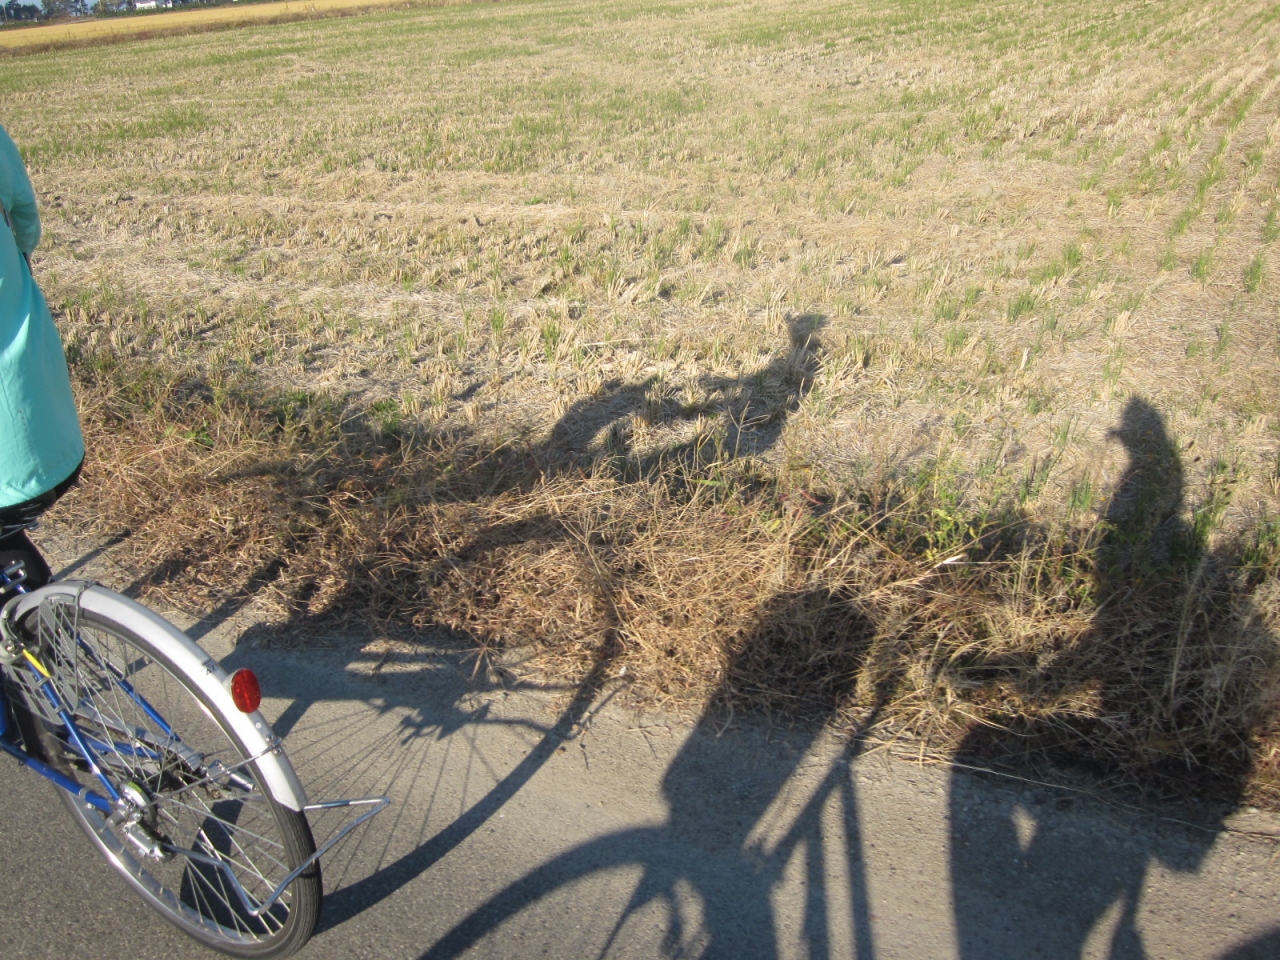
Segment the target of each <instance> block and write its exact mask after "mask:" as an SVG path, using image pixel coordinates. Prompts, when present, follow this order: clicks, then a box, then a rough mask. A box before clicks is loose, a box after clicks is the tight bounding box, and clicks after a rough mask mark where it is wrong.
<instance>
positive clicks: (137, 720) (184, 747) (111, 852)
mask: <svg viewBox="0 0 1280 960" xmlns="http://www.w3.org/2000/svg"><path fill="white" fill-rule="evenodd" d="M95 589H100V588H95ZM114 599H115V600H117V601H122V602H119V603H116V604H114V610H115V612H114V614H113V615H106V614H104V613H103V612H101V611H95V610H90V609H84V608H81V607H80V606H79V603H78V600H77V599H76V598H75V597H72V598H68V596H66V595H53V596H51V597H49V598H48V599H46V600H43V601H42V602H41V603H40V605H39V606H37V607H35V608H34V609H31V610H29V611H26V612H25V613H24V614H23V615H22V616H21V617H20V618H19V619H18V620H17V623H16V626H17V629H18V630H19V631H20V632H21V634H22V636H23V640H24V643H25V644H26V645H27V646H28V648H29V649H30V650H31V651H32V652H33V653H35V655H36V657H37V658H38V659H39V660H40V661H41V663H42V664H43V665H44V667H45V669H46V670H47V671H48V673H49V675H50V681H51V683H52V684H53V687H54V689H55V691H56V693H57V694H58V697H59V698H60V699H61V700H62V702H63V704H65V705H66V706H67V708H68V710H69V711H70V712H71V713H72V716H73V718H74V721H75V725H76V727H77V728H78V729H80V731H81V732H82V734H85V735H87V737H88V741H89V743H90V744H91V745H92V747H93V749H94V750H95V752H96V753H97V755H98V758H99V768H100V770H101V771H102V773H103V774H104V775H105V776H106V778H107V779H108V780H109V781H110V782H111V783H112V786H113V787H114V788H115V790H116V791H117V793H120V794H121V795H122V796H124V797H126V799H127V800H128V799H129V798H132V799H131V800H130V802H127V803H126V802H121V803H118V804H117V810H118V811H123V810H126V809H128V810H130V812H131V813H132V814H133V816H131V817H129V818H126V819H124V820H122V819H120V816H119V814H118V813H117V814H113V815H106V814H104V813H103V812H101V811H100V810H99V809H98V808H97V807H95V806H93V805H92V804H91V803H89V802H87V801H86V800H85V799H83V798H81V797H78V796H76V795H74V794H72V793H70V792H68V791H65V790H59V791H58V792H59V793H60V794H61V795H62V799H63V801H64V803H65V804H66V806H67V807H68V809H69V810H70V811H71V813H72V815H73V817H74V818H75V820H76V822H77V823H78V824H79V825H80V826H81V828H82V829H83V830H84V831H85V833H86V834H88V836H89V837H90V839H92V840H93V842H94V844H95V845H96V846H97V848H98V850H99V851H100V852H101V853H102V854H103V855H104V856H105V857H106V859H107V861H108V862H109V863H110V864H111V865H112V866H113V867H114V868H115V869H116V870H117V872H119V873H120V874H121V876H122V877H123V878H124V879H125V880H126V881H127V882H128V883H129V885H130V886H132V887H133V888H134V890H136V891H137V892H138V893H140V894H141V895H142V897H143V899H144V900H146V901H147V902H148V903H149V904H150V905H151V906H152V907H153V908H155V909H156V910H157V911H158V912H159V913H160V914H161V915H162V916H164V917H165V919H167V920H168V921H170V922H171V923H173V924H174V925H176V926H177V927H178V928H179V929H181V930H182V931H183V932H185V933H187V934H188V935H189V936H191V937H193V938H194V939H196V940H198V941H200V942H201V943H204V944H205V945H207V946H209V947H212V948H213V949H215V950H218V951H221V952H223V953H226V954H230V955H232V956H238V957H251V958H259V960H268V958H275V957H284V956H287V955H288V954H290V953H292V952H294V951H295V950H297V949H298V948H299V947H301V946H302V945H303V944H304V943H306V941H307V940H308V939H309V938H310V936H311V934H312V932H313V931H314V929H315V924H316V920H317V918H318V916H319V910H320V898H321V881H320V869H319V864H318V862H313V863H312V864H311V865H310V866H309V867H308V868H307V869H306V870H304V871H303V872H302V873H301V874H300V875H299V876H298V877H296V878H295V879H294V880H293V881H292V882H291V883H290V884H289V886H288V887H287V888H286V890H285V892H284V894H283V895H282V896H281V898H280V899H279V900H278V901H277V902H276V903H275V904H274V905H273V906H272V907H271V908H270V909H268V910H266V911H265V912H264V913H263V914H262V915H261V916H259V917H254V916H252V915H251V911H250V907H249V906H248V905H246V903H245V902H244V900H243V898H242V897H241V896H240V895H239V894H238V892H237V891H236V890H235V887H234V884H233V883H231V882H230V880H229V879H228V878H227V876H226V872H227V870H228V869H229V870H231V871H232V872H234V874H235V877H236V878H237V879H238V881H239V882H240V884H241V885H242V886H243V888H244V890H245V891H246V892H247V893H248V894H249V895H250V896H252V897H253V898H254V899H255V901H256V902H258V903H260V902H261V901H263V900H265V899H266V898H267V897H268V896H269V895H270V893H271V892H272V891H273V890H274V889H275V888H276V887H277V886H278V885H279V883H281V882H283V881H284V880H285V878H287V877H288V875H289V874H290V873H292V872H293V871H294V870H296V869H297V868H298V867H299V866H300V865H301V864H303V863H304V862H306V861H307V859H308V858H309V857H310V856H311V855H312V854H313V853H314V852H315V842H314V840H313V838H312V836H311V830H310V827H309V826H308V824H307V820H306V817H305V815H304V814H303V813H302V812H301V811H300V810H295V809H290V808H289V807H287V806H285V805H284V804H282V803H281V802H280V801H279V800H278V799H277V798H276V797H275V796H274V794H273V790H272V789H271V788H270V785H269V783H268V781H269V777H265V776H264V770H263V763H264V762H265V761H264V759H263V755H262V754H258V755H256V757H257V758H256V759H255V754H254V753H253V752H252V751H251V750H250V749H249V748H248V747H246V744H245V741H244V738H243V737H241V736H240V735H239V734H238V733H237V731H236V729H235V724H234V722H232V720H231V719H229V718H228V717H227V716H226V714H225V711H226V706H225V704H224V705H219V704H218V703H215V702H214V698H212V697H210V696H209V695H208V693H207V692H206V690H204V689H202V684H201V683H200V682H199V680H200V678H199V672H200V671H206V672H208V671H209V670H210V666H211V662H210V661H207V660H206V661H203V662H202V661H200V659H199V658H198V657H195V656H193V655H192V653H191V650H190V649H188V648H187V647H185V646H179V645H177V644H175V643H173V641H172V640H171V638H169V637H168V636H167V635H166V634H165V633H164V632H163V631H157V630H156V629H155V624H154V622H153V619H152V618H153V617H154V615H153V614H150V613H149V612H148V611H145V610H144V609H143V608H141V607H136V605H132V604H131V602H130V601H125V600H124V599H123V598H119V597H115V598H114ZM131 607H136V615H135V611H134V610H133V609H131ZM126 621H127V622H126ZM188 643H189V642H188ZM9 672H10V676H11V677H12V676H14V675H15V673H16V671H12V670H11V671H9ZM24 674H25V676H24V679H23V682H22V684H21V688H22V689H21V691H20V696H21V702H22V706H21V707H20V708H19V710H20V712H21V711H25V713H26V715H27V716H26V717H24V718H23V723H22V727H23V730H22V732H23V733H24V735H30V736H32V738H33V739H35V740H38V741H39V744H38V750H37V751H35V752H37V753H38V754H40V755H42V756H43V757H44V758H45V761H46V762H47V763H48V764H49V765H50V766H52V767H53V768H54V769H56V770H58V771H59V772H61V773H63V774H65V775H66V776H68V777H70V778H71V779H72V780H74V781H75V782H76V783H77V784H79V785H80V786H82V787H84V788H85V789H86V790H88V791H93V792H96V793H98V794H99V795H101V794H103V793H104V790H103V787H102V784H101V782H100V781H99V780H98V777H97V776H96V775H95V774H94V773H93V772H92V771H91V769H90V768H89V765H88V764H87V763H86V762H85V760H84V758H83V756H82V755H81V754H80V753H79V752H78V751H77V750H76V749H75V748H74V747H73V746H71V745H70V744H69V742H68V739H69V738H68V733H67V727H66V725H65V724H63V723H62V722H61V721H59V720H58V719H57V717H56V714H54V713H53V711H52V710H51V708H50V707H49V705H48V701H47V698H45V697H43V696H42V695H41V693H40V691H39V689H38V687H37V683H38V677H37V675H36V674H35V673H34V672H32V671H25V672H24ZM148 707H150V708H152V710H151V711H148V709H147V708H148ZM153 714H158V716H155V715H153ZM165 726H167V727H168V731H165V729H164V727H165ZM258 726H261V723H259V724H258ZM219 764H221V767H219V766H218V765H219ZM228 771H229V772H228ZM290 772H291V768H290ZM130 819H132V820H134V821H135V822H133V823H130V822H129V820H130ZM148 844H150V849H149V850H148V849H147V845H148ZM175 851H178V852H175ZM181 851H186V853H183V852H181ZM192 854H195V855H197V856H200V857H203V858H205V859H203V860H196V859H193V857H192ZM212 860H216V861H220V862H221V863H223V864H225V867H220V866H217V865H214V864H211V863H210V862H209V861H212Z"/></svg>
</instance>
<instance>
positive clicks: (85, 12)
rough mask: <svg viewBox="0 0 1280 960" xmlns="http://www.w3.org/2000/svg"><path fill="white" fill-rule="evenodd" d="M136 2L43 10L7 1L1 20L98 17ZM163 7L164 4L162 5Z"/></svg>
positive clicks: (60, 3) (84, 1)
mask: <svg viewBox="0 0 1280 960" xmlns="http://www.w3.org/2000/svg"><path fill="white" fill-rule="evenodd" d="M206 2H209V0H174V3H173V4H171V6H177V5H184V6H185V5H186V4H188V3H206ZM133 5H134V0H44V6H43V8H42V7H41V6H40V5H39V4H36V3H20V2H19V0H7V2H6V3H3V4H2V5H0V18H2V19H3V20H4V21H6V22H7V21H10V20H53V19H56V18H58V17H87V16H89V15H90V14H92V15H93V16H97V17H106V16H110V15H111V14H113V13H128V12H129V11H131V10H133ZM161 5H162V6H163V3H162V4H161Z"/></svg>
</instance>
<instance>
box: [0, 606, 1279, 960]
mask: <svg viewBox="0 0 1280 960" xmlns="http://www.w3.org/2000/svg"><path fill="white" fill-rule="evenodd" d="M243 626H244V624H243V623H241V624H240V625H238V626H237V625H235V624H230V623H227V624H222V625H221V626H220V627H219V628H218V629H216V630H214V631H212V632H210V633H208V634H207V635H205V636H204V637H203V639H202V642H203V643H205V645H206V647H207V648H208V649H210V650H211V651H212V652H214V654H215V655H217V656H220V657H222V658H223V659H224V661H225V662H227V663H228V665H229V666H232V667H235V666H239V665H243V664H250V665H252V666H253V667H254V668H255V669H256V670H257V671H258V672H259V675H260V676H261V678H262V680H263V686H264V688H265V690H266V691H267V693H268V695H269V697H270V699H269V700H268V703H267V707H266V709H267V712H268V713H269V715H271V716H272V718H273V720H274V721H275V723H276V726H277V729H278V730H279V731H280V732H282V733H284V734H285V736H286V744H287V746H288V749H289V753H290V755H291V757H292V758H293V759H294V761H295V763H296V764H297V766H298V767H299V769H300V771H301V772H302V774H303V778H304V780H305V781H306V782H307V784H308V787H309V789H310V790H311V793H312V796H313V798H322V797H325V796H331V795H334V794H344V793H345V794H348V795H350V794H360V795H367V794H374V793H383V792H386V793H389V794H390V795H391V796H392V797H393V798H394V801H395V804H394V806H393V807H392V809H390V810H389V811H388V812H387V813H385V814H384V815H383V816H382V817H380V818H379V819H378V820H376V821H374V822H373V823H372V824H371V825H370V826H369V828H368V829H366V830H364V831H363V832H361V833H360V834H359V835H358V837H356V838H355V839H353V840H351V841H349V842H347V843H345V844H344V845H343V846H342V847H340V848H339V849H338V850H336V851H335V852H334V854H333V855H331V856H330V857H329V858H328V861H327V863H326V865H325V881H326V891H327V897H326V904H325V912H324V914H323V916H322V919H321V929H320V931H319V933H318V934H317V936H316V937H315V939H314V940H313V941H312V942H311V944H310V945H309V946H308V947H307V948H306V949H305V951H304V953H303V954H302V956H304V957H309V958H321V957H335V958H336V957H341V958H344V960H345V958H352V957H369V958H378V960H384V958H386V960H400V958H404V960H416V958H423V960H444V958H451V957H461V956H465V957H491V958H511V960H517V958H518V960H523V958H527V957H544V956H545V957H552V958H562V960H580V958H586V957H597V956H608V957H610V958H658V957H671V956H675V957H723V958H733V960H751V958H761V960H774V958H777V960H782V958H787V960H790V958H793V957H795V958H800V957H809V958H836V957H853V956H857V957H859V958H862V960H865V958H883V960H890V958H930V960H933V958H951V957H962V958H966V960H1003V958H1008V960H1026V958H1033V957H1048V958H1063V960H1065V958H1072V960H1076V958H1080V957H1082V956H1083V957H1088V958H1101V957H1116V958H1120V957H1125V958H1129V957H1144V956H1145V957H1151V958H1196V960H1201V958H1203V960H1223V958H1230V960H1245V958H1253V960H1263V958H1267V960H1275V958H1277V957H1280V857H1278V856H1277V849H1278V848H1277V846H1276V845H1275V844H1274V843H1272V842H1269V841H1258V840H1250V839H1247V838H1244V837H1242V836H1239V835H1236V834H1230V833H1225V832H1217V833H1215V832H1212V831H1204V830H1197V829H1192V828H1188V827H1184V826H1179V825H1177V824H1174V823H1171V822H1169V821H1168V820H1166V819H1162V818H1160V817H1158V816H1156V815H1154V814H1151V813H1134V812H1129V811H1125V810H1121V809H1117V808H1114V807H1109V806H1106V805H1103V804H1101V803H1099V802H1097V801H1094V800H1089V799H1085V798H1079V797H1074V796H1073V795H1071V794H1068V793H1063V792H1061V791H1057V790H1053V789H1048V788H1041V787H1035V786H1032V785H1027V784H1017V783H1004V782H993V781H992V780H990V779H987V778H978V777H975V776H972V775H970V774H967V773H965V772H960V771H952V770H948V769H945V768H940V767H920V766H917V765H914V764H909V763H904V762H902V761H900V760H893V759H890V758H889V757H888V756H887V755H886V754H884V753H883V752H882V753H878V754H874V755H870V756H856V755H854V752H853V751H850V750H848V749H847V748H844V747H842V745H840V744H838V743H833V742H829V741H828V740H826V739H824V738H823V737H821V736H812V735H808V734H805V733H804V732H797V731H792V732H790V733H778V732H776V731H775V732H773V733H770V732H769V731H767V730H765V729H761V728H755V727H750V726H748V727H745V728H742V727H739V728H737V729H734V730H732V731H729V732H725V733H723V734H722V735H721V734H718V727H717V726H716V725H714V724H710V723H706V724H703V725H701V726H697V725H693V724H687V723H680V722H677V721H675V720H670V719H664V718H656V717H645V718H636V717H634V716H632V715H630V714H628V713H627V712H625V711H623V710H620V709H617V708H616V707H614V706H611V705H610V706H605V707H604V708H603V709H600V710H599V711H598V712H596V713H591V712H589V710H588V708H587V707H586V705H583V704H579V705H577V706H574V705H573V704H572V703H571V702H570V701H569V700H568V698H567V697H565V696H561V697H557V696H555V695H549V694H546V693H539V692H533V691H514V692H513V691H510V690H503V689H501V688H500V687H496V686H486V685H484V684H478V685H477V684H475V683H473V682H472V681H471V680H470V679H469V678H468V676H467V671H466V669H465V668H464V667H462V666H461V665H460V664H459V662H458V660H457V659H456V658H455V657H453V656H452V655H450V654H449V653H448V652H447V651H443V650H432V649H420V650H415V651H399V652H397V651H391V652H390V654H389V655H385V654H387V650H385V649H382V648H377V647H375V648H373V649H370V650H361V649H360V648H359V647H358V646H354V645H352V646H341V645H338V646H335V647H333V648H331V649H326V650H311V651H308V652H289V651H280V650H271V649H262V648H261V647H259V646H258V645H257V640H256V638H255V632H254V630H253V629H252V628H250V629H249V630H248V631H247V632H245V633H244V638H243V641H242V642H241V643H240V644H239V645H238V646H233V645H232V640H233V638H235V637H237V636H238V635H239V634H241V633H242V631H243ZM202 629H203V628H200V627H198V626H197V628H196V630H197V632H199V631H200V630H202ZM384 655H385V656H384ZM0 810H2V811H3V812H4V821H3V828H2V829H0V956H3V957H6V958H7V957H17V958H25V957H43V956H56V957H60V958H62V957H67V958H78V957H85V958H89V957H92V958H95V960H110V958H116V957H119V958H129V960H138V958H147V957H166V958H174V957H187V956H193V957H198V956H209V955H210V954H208V953H207V952H205V951H204V950H203V949H202V948H200V947H197V946H195V945H193V944H191V943H189V942H188V941H186V940H185V939H184V938H183V937H181V936H180V935H178V934H176V933H173V932H170V930H169V928H168V927H167V926H165V925H163V924H161V923H159V922H157V921H154V920H153V919H152V916H151V914H150V913H149V912H148V911H147V910H146V909H145V908H143V907H142V906H141V904H140V903H138V902H135V900H134V899H133V898H132V896H131V894H130V893H129V892H128V891H127V890H126V889H125V888H124V886H123V884H122V883H121V882H120V881H118V880H117V879H116V878H115V877H114V876H113V875H112V874H111V872H110V871H109V869H108V868H106V866H105V865H104V864H102V863H100V862H99V861H97V860H96V858H95V857H94V855H93V854H92V853H91V850H90V847H89V845H88V842H87V841H86V840H85V839H84V838H83V837H81V836H80V835H79V834H78V833H77V832H76V830H75V828H74V827H73V826H72V825H71V823H70V821H69V820H68V819H67V818H66V817H65V815H64V814H63V813H62V811H61V808H60V806H59V805H58V804H57V801H56V799H55V798H54V796H53V795H52V791H51V788H49V787H48V786H47V785H46V784H44V783H43V782H41V781H39V780H37V779H35V778H32V777H30V776H27V775H26V774H23V773H21V772H20V771H19V770H18V769H17V767H16V765H15V764H13V763H12V762H11V761H9V760H8V759H0ZM1246 820H1247V818H1246ZM1252 822H1253V824H1254V825H1255V826H1264V827H1265V826H1267V825H1268V823H1269V822H1270V821H1268V820H1267V819H1266V818H1254V820H1253V821H1252ZM331 827H332V824H331V823H328V822H325V821H321V822H320V823H318V824H317V825H316V832H317V835H323V834H324V833H325V832H326V831H327V830H328V829H331Z"/></svg>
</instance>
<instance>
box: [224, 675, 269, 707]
mask: <svg viewBox="0 0 1280 960" xmlns="http://www.w3.org/2000/svg"><path fill="white" fill-rule="evenodd" d="M231 699H232V701H233V702H234V703H235V705H236V709H237V710H239V711H240V712H241V713H253V711H255V710H257V709H258V704H260V703H262V690H261V689H259V687H258V678H257V677H255V676H254V675H253V671H252V670H237V671H236V672H235V673H233V674H232V675H231Z"/></svg>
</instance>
